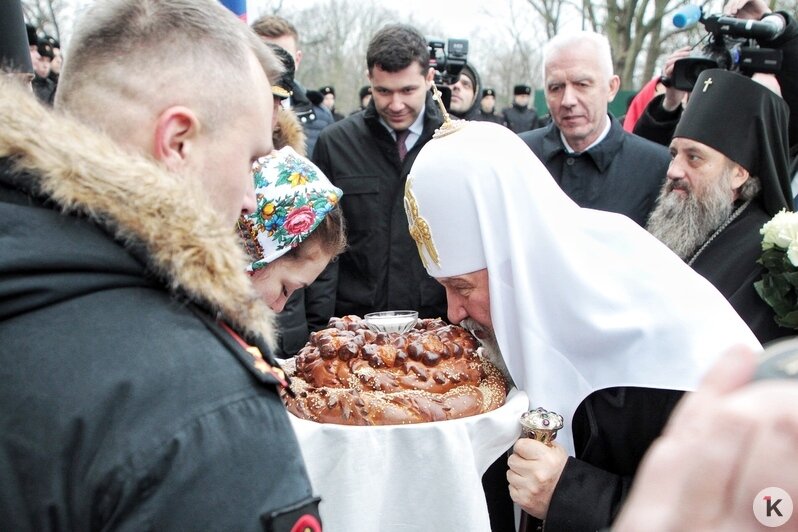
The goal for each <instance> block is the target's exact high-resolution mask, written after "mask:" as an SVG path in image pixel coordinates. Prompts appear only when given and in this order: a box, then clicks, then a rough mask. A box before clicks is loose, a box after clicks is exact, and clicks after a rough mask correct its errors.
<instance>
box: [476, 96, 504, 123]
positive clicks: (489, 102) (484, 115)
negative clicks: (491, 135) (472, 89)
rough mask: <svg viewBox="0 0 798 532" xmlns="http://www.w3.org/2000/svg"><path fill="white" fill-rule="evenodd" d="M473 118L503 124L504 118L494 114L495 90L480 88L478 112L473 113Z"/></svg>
mask: <svg viewBox="0 0 798 532" xmlns="http://www.w3.org/2000/svg"><path fill="white" fill-rule="evenodd" d="M473 120H476V121H478V122H493V123H494V124H500V125H504V118H503V117H502V116H501V115H497V114H496V91H495V90H493V89H490V88H488V89H483V90H482V98H481V99H480V101H479V112H478V113H476V114H475V115H474V118H473Z"/></svg>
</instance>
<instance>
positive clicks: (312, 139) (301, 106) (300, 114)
mask: <svg viewBox="0 0 798 532" xmlns="http://www.w3.org/2000/svg"><path fill="white" fill-rule="evenodd" d="M291 110H292V111H294V113H296V116H297V118H299V122H300V123H301V124H302V128H303V129H304V130H305V136H306V137H307V138H306V140H305V153H307V154H312V153H313V150H314V149H315V148H316V141H317V140H318V138H319V135H320V134H321V132H322V130H323V129H324V128H326V127H327V126H329V125H330V124H332V123H334V122H335V119H334V118H333V115H332V113H330V111H328V110H327V108H326V107H323V106H321V105H317V104H314V103H313V102H311V101H310V100H309V99H308V97H307V93H306V91H305V88H304V87H303V86H302V85H300V84H299V82H297V81H296V80H294V90H293V93H292V94H291Z"/></svg>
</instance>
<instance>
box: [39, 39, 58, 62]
mask: <svg viewBox="0 0 798 532" xmlns="http://www.w3.org/2000/svg"><path fill="white" fill-rule="evenodd" d="M37 50H38V51H39V55H40V56H42V57H49V58H50V59H53V58H54V57H55V52H53V45H52V44H50V43H49V42H47V41H45V40H44V39H42V40H40V41H39V46H38V47H37Z"/></svg>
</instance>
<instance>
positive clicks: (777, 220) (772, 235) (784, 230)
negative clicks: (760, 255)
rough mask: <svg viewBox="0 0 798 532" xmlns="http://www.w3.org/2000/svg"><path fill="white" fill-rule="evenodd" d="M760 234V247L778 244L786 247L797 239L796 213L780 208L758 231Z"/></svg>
mask: <svg viewBox="0 0 798 532" xmlns="http://www.w3.org/2000/svg"><path fill="white" fill-rule="evenodd" d="M759 232H760V233H761V234H762V235H763V238H762V249H770V248H772V247H773V246H778V247H780V248H782V249H788V248H789V247H790V244H792V243H793V242H795V241H796V240H798V213H794V212H787V211H786V210H781V211H780V212H779V213H778V214H776V216H774V217H773V218H772V219H771V220H770V221H769V222H767V223H766V224H765V225H763V226H762V229H760V231H759Z"/></svg>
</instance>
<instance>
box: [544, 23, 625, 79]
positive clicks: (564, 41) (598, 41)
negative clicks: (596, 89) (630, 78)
mask: <svg viewBox="0 0 798 532" xmlns="http://www.w3.org/2000/svg"><path fill="white" fill-rule="evenodd" d="M575 47H581V49H584V50H590V53H591V54H592V55H591V56H590V57H591V59H595V60H596V62H597V63H598V65H599V66H600V67H601V71H602V73H603V74H604V75H605V77H606V79H607V80H609V79H610V78H611V77H612V76H613V74H614V70H615V67H614V66H613V64H612V49H611V48H610V41H609V40H608V39H607V37H605V36H604V35H601V34H600V33H596V32H594V31H587V30H582V31H576V32H567V33H558V34H557V35H555V36H554V38H552V39H551V40H550V41H549V42H547V43H546V45H545V46H544V47H543V79H544V80H545V79H546V67H547V66H548V64H549V60H550V58H551V57H552V56H553V55H556V54H557V52H559V51H560V50H563V49H566V48H575Z"/></svg>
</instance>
